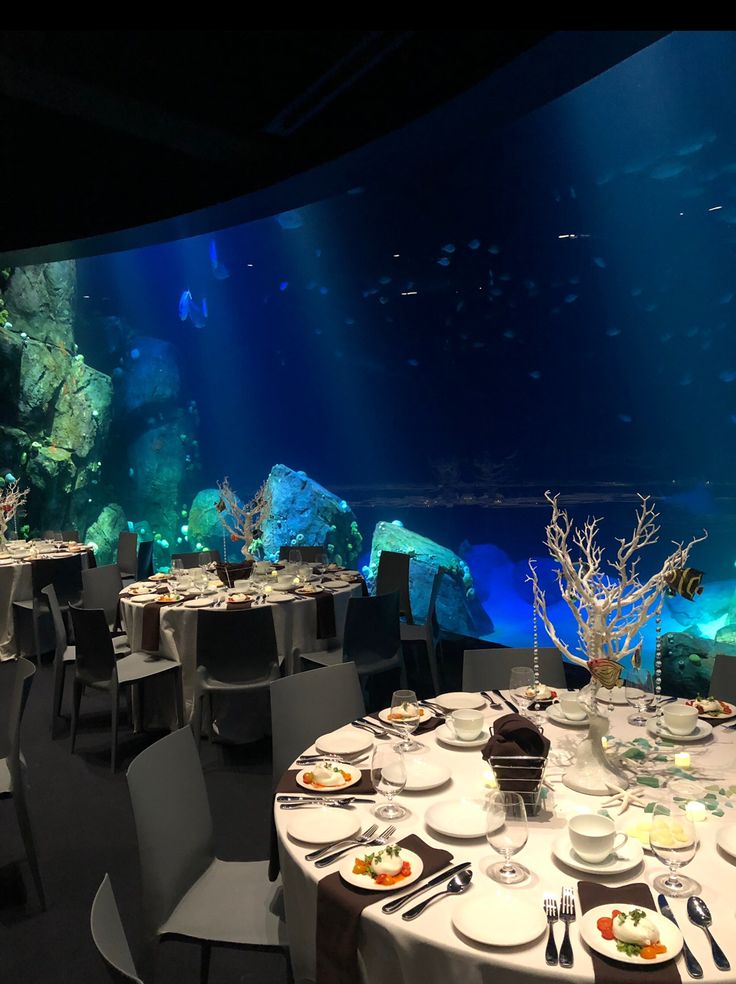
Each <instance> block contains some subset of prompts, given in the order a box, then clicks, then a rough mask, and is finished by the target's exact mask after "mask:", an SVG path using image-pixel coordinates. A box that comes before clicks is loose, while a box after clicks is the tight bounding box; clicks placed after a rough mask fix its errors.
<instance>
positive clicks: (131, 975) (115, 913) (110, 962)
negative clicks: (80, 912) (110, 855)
mask: <svg viewBox="0 0 736 984" xmlns="http://www.w3.org/2000/svg"><path fill="white" fill-rule="evenodd" d="M89 928H90V931H91V933H92V940H93V942H94V944H95V946H96V947H97V952H98V953H99V954H100V956H101V957H102V959H103V961H104V963H105V968H106V970H107V973H108V975H109V977H110V980H112V981H114V982H115V984H120V982H125V981H132V982H133V984H143V982H142V981H141V979H140V977H139V976H138V971H137V970H136V969H135V963H134V962H133V956H132V954H131V952H130V946H129V945H128V938H127V936H126V935H125V928H124V927H123V921H122V919H121V918H120V910H119V909H118V903H117V901H116V899H115V893H114V892H113V890H112V884H111V882H110V876H109V875H105V877H104V878H103V879H102V884H101V885H100V887H99V888H98V889H97V894H96V895H95V897H94V901H93V902H92V911H91V912H90V915H89Z"/></svg>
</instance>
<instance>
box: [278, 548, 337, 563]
mask: <svg viewBox="0 0 736 984" xmlns="http://www.w3.org/2000/svg"><path fill="white" fill-rule="evenodd" d="M292 550H298V551H299V553H300V554H301V555H302V563H304V564H318V563H319V562H320V560H322V556H323V554H324V553H325V552H326V551H325V548H324V547H319V546H311V545H309V546H307V545H305V544H303V543H299V544H297V545H296V546H295V545H294V544H290V543H287V544H285V545H284V546H283V547H279V560H288V559H289V553H290V552H291V551H292Z"/></svg>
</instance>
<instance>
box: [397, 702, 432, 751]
mask: <svg viewBox="0 0 736 984" xmlns="http://www.w3.org/2000/svg"><path fill="white" fill-rule="evenodd" d="M389 716H390V718H391V725H392V727H394V728H395V729H396V730H397V731H398V732H400V733H401V734H402V735H403V741H400V742H399V743H398V745H394V748H396V749H398V750H399V751H401V752H421V751H423V749H424V745H422V744H420V743H419V742H418V741H412V739H411V735H413V734H414V732H415V731H416V730H417V728H418V727H419V724H420V722H421V720H422V718H421V715H420V714H419V704H418V703H417V695H416V694H415V693H414V691H413V690H394V694H393V697H392V698H391V711H390V712H389Z"/></svg>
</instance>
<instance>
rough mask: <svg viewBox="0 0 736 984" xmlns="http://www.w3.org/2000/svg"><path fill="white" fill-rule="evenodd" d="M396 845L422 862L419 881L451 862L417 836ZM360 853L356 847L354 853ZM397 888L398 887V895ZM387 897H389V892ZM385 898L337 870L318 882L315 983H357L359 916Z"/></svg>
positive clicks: (382, 894) (447, 853)
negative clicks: (349, 880) (351, 882)
mask: <svg viewBox="0 0 736 984" xmlns="http://www.w3.org/2000/svg"><path fill="white" fill-rule="evenodd" d="M398 843H399V845H400V846H401V847H405V848H406V850H407V851H414V853H415V854H418V855H419V857H420V858H421V859H422V861H423V863H424V870H423V872H422V878H424V876H425V875H426V876H429V875H434V874H436V873H437V872H438V871H441V870H442V869H443V868H445V867H447V865H448V864H450V862H451V861H452V855H451V854H450V852H449V851H440V850H437V848H434V847H430V846H429V844H425V842H424V841H423V840H422V839H421V837H417V835H416V834H409V836H408V837H404V838H403V840H400V841H399V842H398ZM366 850H372V848H367V849H366ZM360 851H361V849H360V848H358V850H357V851H356V854H359V853H360ZM408 887H409V886H407V888H408ZM400 888H401V886H400V885H399V886H398V888H397V892H398V891H399V890H400ZM388 894H389V897H391V894H392V893H388ZM386 895H387V893H385V892H374V891H371V890H370V889H362V888H353V886H352V885H347V884H346V883H345V882H344V881H343V880H342V878H341V877H340V875H339V874H338V873H337V872H336V871H335V872H333V873H332V874H331V875H326V876H325V877H324V878H323V879H322V880H321V881H320V883H319V885H318V886H317V984H346V982H348V981H357V980H359V978H360V974H359V972H358V931H359V926H360V916H361V913H362V912H363V909H365V908H366V906H369V905H371V904H373V903H374V902H385V901H386Z"/></svg>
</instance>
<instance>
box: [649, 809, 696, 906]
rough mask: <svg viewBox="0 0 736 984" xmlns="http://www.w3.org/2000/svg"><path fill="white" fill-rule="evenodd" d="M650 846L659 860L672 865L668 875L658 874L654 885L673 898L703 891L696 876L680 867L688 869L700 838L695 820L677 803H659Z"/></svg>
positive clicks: (654, 818) (654, 813) (650, 836)
mask: <svg viewBox="0 0 736 984" xmlns="http://www.w3.org/2000/svg"><path fill="white" fill-rule="evenodd" d="M675 810H676V811H677V812H674V811H675ZM649 845H650V847H651V849H652V851H654V853H655V854H656V855H657V857H658V858H659V860H660V861H662V862H663V863H664V864H666V865H667V867H668V868H669V871H668V873H667V874H666V875H657V877H656V878H655V879H654V881H653V883H652V884H653V886H654V889H655V891H657V892H663V893H664V894H665V895H670V896H672V897H673V898H683V897H684V896H686V895H697V894H698V893H699V892H700V891H702V889H701V887H700V885H699V884H698V883H697V882H696V881H695V879H694V878H688V877H687V876H683V875H679V874H678V872H679V869H680V868H684V866H685V865H686V864H689V863H690V861H692V859H693V858H694V857H695V853H696V851H697V849H698V837H697V834H696V833H695V825H694V824H693V822H692V820H690V819H688V817H686V816H684V815H683V814H682V813H681V812H680V811H679V810H678V809H677V806H676V805H675V804H673V806H672V808H670V807H669V806H668V805H666V804H664V803H655V805H654V811H653V813H652V826H651V830H650V831H649Z"/></svg>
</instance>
